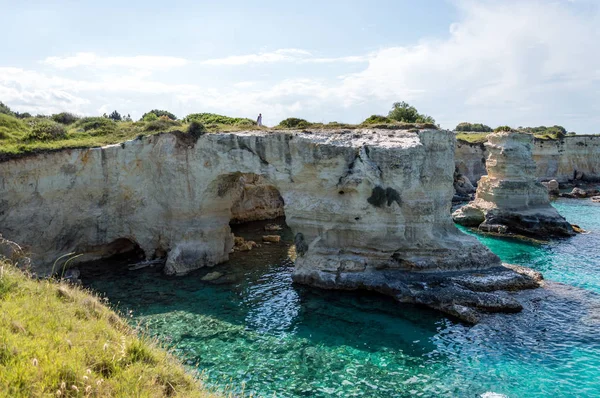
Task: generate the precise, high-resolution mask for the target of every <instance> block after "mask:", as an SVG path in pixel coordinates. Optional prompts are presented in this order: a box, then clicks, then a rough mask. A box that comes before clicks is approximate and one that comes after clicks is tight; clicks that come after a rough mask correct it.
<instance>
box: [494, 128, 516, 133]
mask: <svg viewBox="0 0 600 398" xmlns="http://www.w3.org/2000/svg"><path fill="white" fill-rule="evenodd" d="M503 131H514V129H513V128H512V127H510V126H498V127H496V128H495V129H494V133H499V132H503Z"/></svg>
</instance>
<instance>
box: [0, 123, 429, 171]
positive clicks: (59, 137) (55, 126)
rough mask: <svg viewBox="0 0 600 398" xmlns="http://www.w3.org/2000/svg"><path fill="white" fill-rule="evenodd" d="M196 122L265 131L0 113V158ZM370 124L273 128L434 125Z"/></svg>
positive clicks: (423, 126) (115, 139) (251, 125)
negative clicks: (58, 119) (60, 119)
mask: <svg viewBox="0 0 600 398" xmlns="http://www.w3.org/2000/svg"><path fill="white" fill-rule="evenodd" d="M193 121H194V122H200V123H202V124H203V125H204V127H205V129H206V132H208V133H215V132H235V131H246V130H269V129H268V128H266V127H258V126H256V123H255V122H254V121H252V120H250V119H244V118H230V117H227V116H222V115H215V114H209V113H199V114H192V115H188V117H186V118H185V119H184V120H183V121H179V120H161V119H158V120H154V121H139V122H132V121H119V122H115V121H113V120H111V119H108V118H104V117H84V118H81V119H78V120H77V121H75V122H73V123H71V124H68V125H65V124H60V123H56V122H55V121H52V120H51V119H48V118H38V117H36V118H26V119H17V118H16V117H14V116H10V115H6V114H0V161H1V160H3V159H9V158H13V157H19V156H22V155H25V154H28V153H35V152H43V151H52V150H57V149H63V148H91V147H99V146H104V145H109V144H118V143H120V142H124V141H128V140H132V139H135V138H137V137H139V136H141V135H152V134H158V133H164V132H169V131H181V132H187V129H188V127H189V124H190V123H191V122H193ZM372 123H374V121H373V120H371V121H370V122H369V123H366V124H357V125H353V124H344V123H337V122H331V123H327V124H324V123H310V122H303V123H301V125H297V126H291V125H290V126H281V125H280V126H276V127H274V128H273V130H289V129H301V130H306V129H322V130H335V129H357V128H379V129H403V130H417V129H426V128H435V129H437V127H436V126H435V125H433V124H427V123H400V122H391V123H379V124H377V123H375V124H372Z"/></svg>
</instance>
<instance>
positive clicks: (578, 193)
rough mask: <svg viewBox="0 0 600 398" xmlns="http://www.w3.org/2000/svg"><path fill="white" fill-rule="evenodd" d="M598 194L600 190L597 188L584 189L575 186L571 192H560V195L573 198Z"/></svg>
mask: <svg viewBox="0 0 600 398" xmlns="http://www.w3.org/2000/svg"><path fill="white" fill-rule="evenodd" d="M598 194H600V191H599V190H597V189H595V188H590V189H583V188H579V187H575V188H573V190H572V191H571V192H569V193H562V194H560V197H562V198H572V199H583V198H590V197H594V196H596V195H598Z"/></svg>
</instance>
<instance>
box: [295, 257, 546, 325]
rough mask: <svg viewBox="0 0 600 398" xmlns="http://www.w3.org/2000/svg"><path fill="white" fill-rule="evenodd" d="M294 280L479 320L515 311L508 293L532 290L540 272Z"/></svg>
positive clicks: (512, 269) (502, 269) (320, 274)
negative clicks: (382, 296) (365, 292)
mask: <svg viewBox="0 0 600 398" xmlns="http://www.w3.org/2000/svg"><path fill="white" fill-rule="evenodd" d="M293 278H294V281H296V282H301V283H310V284H311V285H316V286H319V287H322V288H328V289H347V290H354V289H368V290H373V291H377V292H380V293H383V294H386V295H389V296H392V297H394V298H395V299H396V300H398V301H399V302H403V303H414V304H422V305H426V306H428V307H431V308H434V309H437V310H440V311H443V312H445V313H447V314H450V315H452V316H455V317H457V318H459V319H461V320H463V321H465V322H467V323H473V324H474V323H477V322H478V321H479V320H480V319H481V316H483V315H484V314H486V313H490V312H507V313H512V312H518V311H520V310H521V309H522V305H521V304H520V303H519V302H518V301H517V300H515V299H514V298H513V297H510V296H509V295H507V294H506V291H518V290H523V289H534V288H537V287H539V286H540V284H541V282H542V279H543V278H542V275H541V274H540V273H539V272H536V271H533V270H531V269H528V268H525V267H520V266H515V265H509V264H503V265H502V266H497V267H491V268H487V269H481V270H470V271H446V272H430V273H426V274H424V273H420V272H403V271H400V270H385V271H382V272H338V273H330V272H326V271H314V272H311V273H305V274H298V273H295V274H294V276H293Z"/></svg>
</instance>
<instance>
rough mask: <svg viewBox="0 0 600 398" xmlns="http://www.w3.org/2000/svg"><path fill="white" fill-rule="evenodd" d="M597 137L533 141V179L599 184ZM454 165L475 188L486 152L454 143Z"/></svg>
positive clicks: (599, 145)
mask: <svg viewBox="0 0 600 398" xmlns="http://www.w3.org/2000/svg"><path fill="white" fill-rule="evenodd" d="M599 151H600V137H599V136H577V135H575V136H567V137H564V138H562V139H560V140H543V139H534V141H533V146H532V149H531V152H532V157H533V160H534V162H535V165H536V168H535V172H534V175H535V176H536V177H537V178H538V180H541V181H549V180H557V181H558V182H559V183H566V182H567V181H572V180H576V179H579V180H583V181H589V182H598V181H600V156H598V153H599ZM455 154H456V158H455V165H456V168H457V170H458V172H459V173H461V174H463V175H466V176H467V177H468V178H469V180H470V181H471V182H472V183H473V184H476V183H477V182H478V181H479V179H480V178H481V176H484V175H486V174H487V171H486V167H485V159H487V157H488V153H487V149H486V148H485V146H484V145H483V144H481V143H468V142H465V141H457V143H456V149H455Z"/></svg>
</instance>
